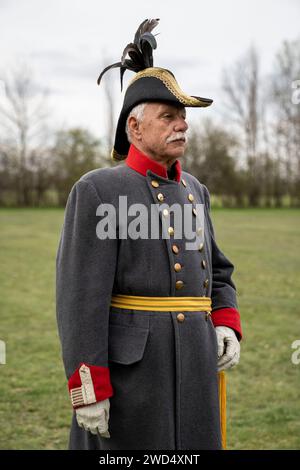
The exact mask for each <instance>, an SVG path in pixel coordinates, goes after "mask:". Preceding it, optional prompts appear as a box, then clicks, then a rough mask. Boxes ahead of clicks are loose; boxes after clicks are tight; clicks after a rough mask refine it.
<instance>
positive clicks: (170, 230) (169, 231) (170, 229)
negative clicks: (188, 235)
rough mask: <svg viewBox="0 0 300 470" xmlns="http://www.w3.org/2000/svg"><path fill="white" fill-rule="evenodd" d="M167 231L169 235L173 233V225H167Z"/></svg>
mask: <svg viewBox="0 0 300 470" xmlns="http://www.w3.org/2000/svg"><path fill="white" fill-rule="evenodd" d="M168 233H169V235H174V229H173V227H168Z"/></svg>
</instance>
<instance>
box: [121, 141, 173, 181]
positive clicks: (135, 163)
mask: <svg viewBox="0 0 300 470" xmlns="http://www.w3.org/2000/svg"><path fill="white" fill-rule="evenodd" d="M125 163H126V165H128V166H129V167H130V168H132V169H133V170H135V171H137V172H138V173H141V175H144V176H147V170H151V171H152V172H153V173H156V174H157V175H159V176H162V177H163V178H168V172H167V169H166V168H165V167H164V166H163V165H162V164H161V163H158V162H156V161H155V160H152V159H151V158H149V157H147V155H145V154H144V153H142V152H141V151H140V150H138V149H137V148H136V147H135V146H134V145H133V144H131V145H130V148H129V152H128V156H127V158H126V160H125ZM172 168H174V170H175V177H174V179H175V181H177V182H178V183H179V182H180V178H181V164H180V161H179V160H175V162H174V163H173V165H172Z"/></svg>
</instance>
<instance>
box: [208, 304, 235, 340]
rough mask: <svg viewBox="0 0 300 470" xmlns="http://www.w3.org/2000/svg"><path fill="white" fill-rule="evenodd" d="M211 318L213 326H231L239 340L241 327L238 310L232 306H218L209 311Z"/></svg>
mask: <svg viewBox="0 0 300 470" xmlns="http://www.w3.org/2000/svg"><path fill="white" fill-rule="evenodd" d="M211 319H212V322H213V324H214V326H215V327H216V326H228V327H229V328H232V329H233V330H234V331H235V332H236V334H237V337H238V339H239V340H241V339H242V336H243V334H242V328H241V320H240V314H239V312H238V310H236V309H235V308H232V307H228V308H220V309H218V310H214V311H213V312H211Z"/></svg>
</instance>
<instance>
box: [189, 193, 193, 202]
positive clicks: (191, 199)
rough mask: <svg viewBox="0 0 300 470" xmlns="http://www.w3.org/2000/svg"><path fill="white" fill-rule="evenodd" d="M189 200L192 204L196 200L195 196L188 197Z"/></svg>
mask: <svg viewBox="0 0 300 470" xmlns="http://www.w3.org/2000/svg"><path fill="white" fill-rule="evenodd" d="M188 200H189V201H191V202H193V200H194V196H193V195H192V194H191V193H190V194H189V195H188Z"/></svg>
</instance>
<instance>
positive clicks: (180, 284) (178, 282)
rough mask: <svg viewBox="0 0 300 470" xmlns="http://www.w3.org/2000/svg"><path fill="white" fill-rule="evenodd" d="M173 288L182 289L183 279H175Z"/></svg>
mask: <svg viewBox="0 0 300 470" xmlns="http://www.w3.org/2000/svg"><path fill="white" fill-rule="evenodd" d="M175 288H176V289H177V290H179V289H182V288H183V281H176V284H175Z"/></svg>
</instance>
